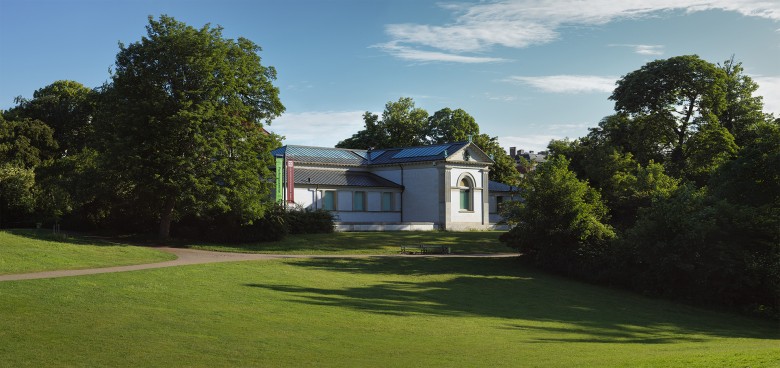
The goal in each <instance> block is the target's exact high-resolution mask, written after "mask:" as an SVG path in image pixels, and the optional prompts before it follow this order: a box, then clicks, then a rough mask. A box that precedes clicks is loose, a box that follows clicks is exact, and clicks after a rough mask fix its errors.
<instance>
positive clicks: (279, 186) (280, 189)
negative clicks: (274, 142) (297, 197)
mask: <svg viewBox="0 0 780 368" xmlns="http://www.w3.org/2000/svg"><path fill="white" fill-rule="evenodd" d="M276 202H277V203H284V159H283V158H281V157H277V158H276Z"/></svg>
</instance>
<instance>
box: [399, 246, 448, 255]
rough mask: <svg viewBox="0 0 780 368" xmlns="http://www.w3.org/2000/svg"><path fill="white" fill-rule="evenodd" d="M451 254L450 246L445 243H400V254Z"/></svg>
mask: <svg viewBox="0 0 780 368" xmlns="http://www.w3.org/2000/svg"><path fill="white" fill-rule="evenodd" d="M434 253H437V254H451V253H452V250H451V249H450V247H448V246H445V245H428V244H415V245H402V246H401V254H434Z"/></svg>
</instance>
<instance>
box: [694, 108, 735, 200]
mask: <svg viewBox="0 0 780 368" xmlns="http://www.w3.org/2000/svg"><path fill="white" fill-rule="evenodd" d="M737 149H738V147H737V144H736V143H734V136H733V135H731V133H729V131H728V129H726V128H725V127H723V126H721V125H720V124H718V123H708V124H703V125H702V126H700V127H699V129H698V130H697V131H696V133H694V134H693V135H692V136H691V138H690V139H689V141H688V147H687V152H686V155H685V156H686V164H685V167H687V170H686V171H685V173H684V177H685V178H687V179H690V180H692V181H694V182H696V183H698V184H699V185H704V184H706V183H707V180H708V179H709V177H710V175H712V174H713V173H714V172H715V170H716V169H717V168H718V167H720V166H721V165H722V164H724V163H726V162H728V161H730V160H731V159H733V158H734V156H736V154H737Z"/></svg>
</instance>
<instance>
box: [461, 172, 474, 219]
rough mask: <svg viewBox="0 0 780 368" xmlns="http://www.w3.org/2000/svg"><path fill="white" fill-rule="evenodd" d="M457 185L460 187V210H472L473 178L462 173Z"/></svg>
mask: <svg viewBox="0 0 780 368" xmlns="http://www.w3.org/2000/svg"><path fill="white" fill-rule="evenodd" d="M458 187H459V188H460V210H461V211H473V210H474V180H472V179H471V176H469V175H463V176H461V177H460V180H458Z"/></svg>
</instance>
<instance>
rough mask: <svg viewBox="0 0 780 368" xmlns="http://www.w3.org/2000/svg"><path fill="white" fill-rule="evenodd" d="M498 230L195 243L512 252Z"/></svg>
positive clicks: (264, 248)
mask: <svg viewBox="0 0 780 368" xmlns="http://www.w3.org/2000/svg"><path fill="white" fill-rule="evenodd" d="M498 234H499V233H498V232H458V233H452V232H440V231H397V232H392V231H390V232H337V233H331V234H294V235H288V236H287V237H286V238H285V239H283V240H280V241H274V242H258V243H235V244H219V243H210V242H203V243H200V242H198V243H195V245H197V246H198V247H207V249H208V248H212V249H214V250H219V249H223V250H234V251H242V252H264V253H288V252H303V253H306V252H321V253H329V252H353V253H368V252H374V253H388V252H395V253H397V252H399V251H400V247H401V246H402V245H416V244H427V245H443V246H448V247H450V248H451V249H452V252H453V253H456V254H475V253H507V252H516V250H514V249H511V248H509V247H507V246H505V245H504V244H503V243H500V242H499V241H498ZM190 245H192V243H190Z"/></svg>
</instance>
